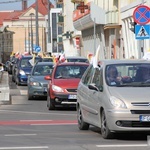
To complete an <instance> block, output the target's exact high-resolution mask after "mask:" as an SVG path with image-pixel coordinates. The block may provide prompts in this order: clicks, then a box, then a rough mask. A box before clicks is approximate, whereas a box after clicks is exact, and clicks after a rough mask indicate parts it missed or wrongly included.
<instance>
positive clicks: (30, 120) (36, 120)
mask: <svg viewBox="0 0 150 150" xmlns="http://www.w3.org/2000/svg"><path fill="white" fill-rule="evenodd" d="M20 121H21V122H26V121H27V122H31V121H53V120H20Z"/></svg>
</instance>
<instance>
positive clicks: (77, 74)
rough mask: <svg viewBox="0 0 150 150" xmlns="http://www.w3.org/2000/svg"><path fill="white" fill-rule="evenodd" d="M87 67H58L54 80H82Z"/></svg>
mask: <svg viewBox="0 0 150 150" xmlns="http://www.w3.org/2000/svg"><path fill="white" fill-rule="evenodd" d="M87 67H88V66H83V65H71V66H58V67H57V68H56V72H55V77H54V78H57V79H58V78H64V79H67V78H68V79H69V78H81V77H82V75H83V73H84V72H85V70H86V69H87Z"/></svg>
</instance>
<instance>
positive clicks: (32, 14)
mask: <svg viewBox="0 0 150 150" xmlns="http://www.w3.org/2000/svg"><path fill="white" fill-rule="evenodd" d="M30 16H31V51H32V54H33V27H32V17H33V16H34V13H31V14H30Z"/></svg>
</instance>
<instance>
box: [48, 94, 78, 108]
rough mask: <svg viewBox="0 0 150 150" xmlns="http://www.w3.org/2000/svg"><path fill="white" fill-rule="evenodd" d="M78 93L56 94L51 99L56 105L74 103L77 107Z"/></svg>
mask: <svg viewBox="0 0 150 150" xmlns="http://www.w3.org/2000/svg"><path fill="white" fill-rule="evenodd" d="M76 96H77V95H76V93H73V94H54V95H53V98H51V100H52V101H53V103H54V104H55V105H72V106H74V107H76V103H77V99H76Z"/></svg>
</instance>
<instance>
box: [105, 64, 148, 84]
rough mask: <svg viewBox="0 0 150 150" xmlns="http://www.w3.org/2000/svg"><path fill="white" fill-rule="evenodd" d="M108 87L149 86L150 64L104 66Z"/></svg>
mask: <svg viewBox="0 0 150 150" xmlns="http://www.w3.org/2000/svg"><path fill="white" fill-rule="evenodd" d="M105 71H106V73H105V79H106V82H107V84H108V85H109V86H118V85H120V86H150V64H120V65H118V64H116V65H108V66H106V70H105Z"/></svg>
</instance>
